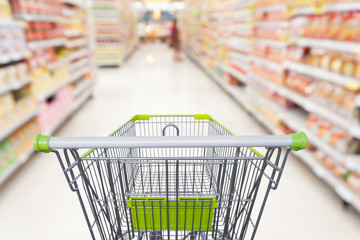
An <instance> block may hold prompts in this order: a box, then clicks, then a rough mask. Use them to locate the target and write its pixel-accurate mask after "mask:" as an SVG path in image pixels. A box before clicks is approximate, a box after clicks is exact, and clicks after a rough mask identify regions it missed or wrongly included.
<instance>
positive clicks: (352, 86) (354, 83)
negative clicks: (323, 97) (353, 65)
mask: <svg viewBox="0 0 360 240" xmlns="http://www.w3.org/2000/svg"><path fill="white" fill-rule="evenodd" d="M346 88H348V89H350V90H353V91H355V90H358V89H359V88H360V83H359V82H357V81H349V82H347V83H346Z"/></svg>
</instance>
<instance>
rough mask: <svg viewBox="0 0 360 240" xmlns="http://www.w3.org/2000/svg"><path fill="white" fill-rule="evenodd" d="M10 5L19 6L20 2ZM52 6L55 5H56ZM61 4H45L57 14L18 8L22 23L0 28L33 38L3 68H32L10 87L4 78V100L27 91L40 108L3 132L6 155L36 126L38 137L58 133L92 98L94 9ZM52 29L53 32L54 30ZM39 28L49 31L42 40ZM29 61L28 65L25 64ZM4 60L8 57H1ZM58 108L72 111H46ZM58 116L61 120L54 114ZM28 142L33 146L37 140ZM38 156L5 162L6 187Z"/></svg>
mask: <svg viewBox="0 0 360 240" xmlns="http://www.w3.org/2000/svg"><path fill="white" fill-rule="evenodd" d="M9 1H11V2H12V1H13V2H12V3H15V2H16V1H17V0H9ZM31 4H40V3H38V2H31ZM52 4H55V1H54V3H52ZM56 4H57V5H56V6H53V5H48V6H47V5H46V4H44V5H42V7H43V9H45V8H46V7H47V11H53V14H48V15H46V14H44V13H39V12H37V13H31V12H28V11H27V10H24V9H18V8H16V10H15V9H13V16H14V17H15V18H16V19H17V20H12V19H9V20H6V21H1V20H0V27H1V26H6V27H8V26H11V27H14V26H15V27H22V28H23V29H24V30H22V31H23V34H24V36H26V38H27V40H26V43H25V42H24V46H25V48H24V49H23V50H22V51H21V52H14V53H11V54H12V55H11V57H10V58H8V59H6V60H7V61H2V62H1V63H0V71H1V67H5V68H6V67H8V66H9V64H11V63H14V64H15V65H18V64H27V66H28V67H29V69H30V74H29V75H24V73H22V74H19V73H17V74H16V76H18V75H19V76H22V80H20V79H17V80H16V81H11V82H10V84H6V85H2V84H1V80H2V79H1V77H0V97H2V96H3V95H5V94H9V93H10V94H13V92H14V91H24V92H26V93H30V94H31V95H32V99H34V100H33V101H32V103H33V104H34V108H33V109H32V110H31V111H30V110H29V111H28V112H27V113H23V114H22V115H21V116H20V115H19V117H18V119H17V120H16V121H13V122H12V124H11V125H8V126H7V127H6V128H4V129H2V128H1V129H0V151H1V142H11V141H12V139H13V137H12V136H13V135H14V134H20V133H19V131H22V130H21V129H23V128H25V127H26V126H28V125H29V124H30V123H31V124H32V125H31V126H32V128H34V127H36V128H38V129H37V130H36V132H40V131H41V132H45V133H48V134H52V133H53V132H54V131H56V129H58V128H59V127H60V126H61V125H62V124H63V123H64V121H65V120H66V119H67V118H68V117H69V116H71V115H72V114H74V113H75V112H76V111H77V110H78V109H79V108H80V107H81V105H82V104H84V102H85V101H86V100H87V99H88V98H89V97H91V95H92V85H93V81H94V80H95V71H92V69H91V68H92V67H93V53H92V49H91V46H90V39H89V36H88V30H87V29H88V24H89V20H88V17H89V14H88V13H87V11H88V10H87V9H86V8H85V7H84V6H83V5H82V1H56ZM13 7H14V6H13ZM49 24H50V25H49ZM50 26H52V27H53V28H51V29H50V28H49V27H50ZM34 27H36V28H37V30H39V29H40V30H43V31H44V32H43V33H42V35H39V34H37V35H35V33H32V32H31V30H32V29H33V28H34ZM40 27H41V28H43V29H41V28H40ZM50 33H51V35H50ZM24 38H25V37H24ZM15 53H16V54H15ZM25 59H26V60H27V61H26V63H25V62H23V60H25ZM1 60H4V58H0V61H1ZM5 64H6V65H5ZM21 69H22V68H21ZM9 71H10V70H9ZM11 71H13V70H11ZM17 71H20V70H17ZM0 76H1V74H0ZM49 101H55V104H52V105H48V102H49ZM52 103H54V102H52ZM55 106H57V107H58V108H59V107H61V108H63V109H67V110H66V111H65V110H60V108H59V109H58V110H57V111H55V109H53V110H52V111H47V110H46V109H47V108H49V109H50V108H51V107H55ZM45 110H46V111H45ZM54 112H55V113H57V116H53V115H50V114H53V113H54ZM46 119H52V122H51V124H50V122H46V121H47V120H46ZM0 120H1V119H0ZM40 128H41V129H40ZM28 135H29V134H28ZM30 135H33V134H30ZM27 143H31V139H29V140H28V141H27ZM18 147H19V146H13V148H14V151H15V150H16V151H17V149H18ZM33 153H34V151H33V149H32V147H30V146H29V150H28V151H26V152H25V153H23V154H21V156H20V155H18V156H16V158H13V159H14V160H11V162H9V163H5V165H4V166H5V169H2V166H3V165H2V164H3V163H1V161H0V185H1V184H2V183H4V182H5V181H6V179H8V178H9V177H10V176H11V175H12V174H13V173H14V172H15V171H16V170H17V169H18V168H19V167H21V166H22V165H23V163H25V162H26V161H27V160H29V159H30V157H31V155H32V154H33Z"/></svg>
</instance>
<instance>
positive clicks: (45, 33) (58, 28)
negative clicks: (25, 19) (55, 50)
mask: <svg viewBox="0 0 360 240" xmlns="http://www.w3.org/2000/svg"><path fill="white" fill-rule="evenodd" d="M63 37H64V25H63V24H61V23H54V22H29V23H28V27H27V28H26V40H27V41H38V40H44V39H54V38H63Z"/></svg>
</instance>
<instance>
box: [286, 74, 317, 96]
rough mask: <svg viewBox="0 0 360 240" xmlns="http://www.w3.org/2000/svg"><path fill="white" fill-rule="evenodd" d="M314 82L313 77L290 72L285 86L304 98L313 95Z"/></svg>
mask: <svg viewBox="0 0 360 240" xmlns="http://www.w3.org/2000/svg"><path fill="white" fill-rule="evenodd" d="M314 81H315V79H314V78H312V77H309V76H307V75H304V74H299V73H296V72H291V71H290V72H289V73H288V75H287V77H286V80H285V86H286V87H288V88H290V89H292V90H294V91H296V92H298V93H300V94H302V95H304V96H309V95H310V94H311V93H312V87H313V84H314Z"/></svg>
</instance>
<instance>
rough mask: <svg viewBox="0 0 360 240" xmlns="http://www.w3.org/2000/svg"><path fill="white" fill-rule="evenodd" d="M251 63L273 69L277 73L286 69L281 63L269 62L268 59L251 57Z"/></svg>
mask: <svg viewBox="0 0 360 240" xmlns="http://www.w3.org/2000/svg"><path fill="white" fill-rule="evenodd" d="M249 60H250V61H251V62H254V63H257V64H261V65H264V66H266V68H267V69H272V70H273V71H275V72H283V71H284V67H283V65H282V64H281V63H279V62H275V61H272V60H269V59H267V58H262V57H258V56H255V55H251V56H249Z"/></svg>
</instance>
